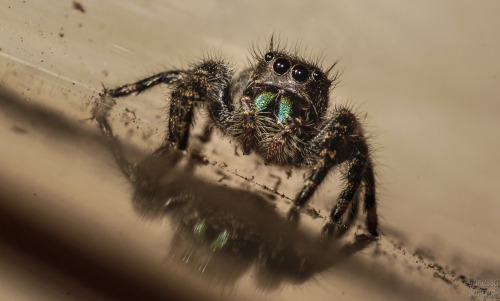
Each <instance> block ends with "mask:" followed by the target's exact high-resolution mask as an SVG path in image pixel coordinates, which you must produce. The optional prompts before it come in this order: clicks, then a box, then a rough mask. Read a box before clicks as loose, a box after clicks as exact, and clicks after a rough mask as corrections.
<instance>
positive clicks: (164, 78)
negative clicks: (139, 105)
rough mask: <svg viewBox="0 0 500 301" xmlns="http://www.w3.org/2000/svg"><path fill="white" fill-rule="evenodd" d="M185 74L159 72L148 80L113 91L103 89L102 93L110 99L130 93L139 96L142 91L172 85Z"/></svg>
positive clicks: (182, 72)
mask: <svg viewBox="0 0 500 301" xmlns="http://www.w3.org/2000/svg"><path fill="white" fill-rule="evenodd" d="M186 74H187V73H186V72H185V71H182V70H172V71H166V72H161V73H158V74H155V75H153V76H150V77H148V78H145V79H141V80H140V81H137V82H135V83H132V84H127V85H123V86H120V87H118V88H115V89H109V90H106V89H105V90H104V92H105V93H106V94H107V95H109V96H111V97H123V96H127V95H130V94H132V93H137V94H139V93H141V92H143V91H144V90H147V89H150V88H152V87H154V86H156V85H158V84H167V85H171V84H174V83H175V82H177V80H179V79H180V78H182V77H183V76H185V75H186Z"/></svg>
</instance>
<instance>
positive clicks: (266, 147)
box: [94, 39, 378, 236]
mask: <svg viewBox="0 0 500 301" xmlns="http://www.w3.org/2000/svg"><path fill="white" fill-rule="evenodd" d="M264 52H265V51H264ZM264 52H263V53H258V52H255V55H254V56H255V62H253V64H252V66H251V68H249V69H247V70H245V71H243V72H242V73H241V74H240V75H239V76H236V77H233V70H232V68H231V67H230V66H229V64H228V63H226V62H225V61H223V60H222V59H206V60H203V61H202V62H200V63H199V64H197V65H194V66H193V67H192V68H191V69H189V70H172V71H166V72H162V73H159V74H156V75H153V76H151V77H148V78H145V79H143V80H140V81H138V82H136V83H132V84H127V85H123V86H120V87H118V88H115V89H104V92H103V93H102V94H101V96H102V101H104V99H105V98H106V97H108V96H109V97H111V98H118V97H123V96H127V95H130V94H133V93H140V92H142V91H144V90H147V89H149V88H152V87H154V86H156V85H158V84H167V85H169V86H170V87H171V88H172V92H171V95H170V115H169V119H168V134H167V136H166V138H165V140H164V142H163V145H162V147H160V149H159V152H162V151H161V150H162V149H170V148H176V149H179V150H185V149H186V148H187V146H188V139H189V136H190V135H189V131H190V129H191V127H192V124H193V119H194V108H195V106H196V105H197V104H204V105H205V107H206V109H207V111H208V113H209V117H210V122H211V126H214V127H215V128H217V129H218V130H219V131H221V132H222V133H223V134H224V135H227V136H230V137H233V138H234V139H235V140H236V142H237V144H238V145H239V147H240V148H241V149H242V151H243V154H245V155H246V154H250V153H251V152H252V151H254V152H256V153H257V154H259V155H260V156H261V157H262V158H263V159H264V160H265V162H266V163H268V164H276V165H292V166H298V167H306V168H308V169H309V170H310V171H309V175H308V178H307V180H306V181H305V183H304V185H303V187H302V190H301V191H300V192H299V193H298V194H297V196H296V198H295V200H294V205H293V206H292V208H291V209H290V211H289V213H288V219H289V220H290V221H292V222H297V221H298V219H299V216H300V214H299V210H300V209H301V208H302V207H303V206H304V205H305V204H306V203H307V202H308V201H309V199H310V198H311V196H312V195H313V193H314V192H315V191H316V189H317V187H318V186H319V185H320V184H321V183H322V182H323V180H324V179H325V177H326V176H327V174H328V173H329V172H330V170H332V168H333V167H336V166H338V165H340V164H342V165H343V166H344V167H345V169H344V172H343V177H342V179H343V182H344V183H343V184H344V185H343V189H342V192H341V193H340V195H339V197H338V200H337V203H336V205H335V207H334V208H333V209H332V210H331V212H330V219H329V221H328V222H327V223H326V224H325V226H324V228H323V233H325V234H328V235H332V234H333V233H335V232H337V234H338V233H341V232H345V230H347V228H348V227H349V226H350V224H351V223H352V220H353V219H354V216H355V215H356V214H357V207H358V198H359V195H360V191H363V192H364V209H365V211H366V213H367V218H366V224H367V228H368V231H369V232H370V234H371V235H373V236H378V233H377V213H376V210H377V209H376V208H377V207H376V199H375V179H374V173H373V163H372V160H371V158H370V150H369V146H368V144H367V142H366V139H365V137H364V134H363V130H362V128H361V125H360V122H359V121H358V119H357V118H356V116H355V114H353V113H352V112H351V110H349V108H347V107H343V106H335V108H334V109H333V112H332V113H331V114H328V115H329V116H327V108H328V103H329V94H330V90H331V89H333V87H334V86H335V83H336V80H337V77H338V73H335V74H333V75H331V74H330V71H331V70H332V69H333V67H334V66H335V64H333V65H332V67H331V68H329V69H328V70H326V71H323V70H322V69H321V68H320V67H319V66H317V64H314V63H311V62H309V61H307V60H305V59H304V58H302V57H300V56H297V55H294V54H292V53H290V52H288V51H286V50H283V49H281V48H280V47H274V45H273V40H272V39H271V42H270V45H269V49H268V51H267V52H265V53H264ZM94 115H95V117H96V119H97V120H98V122H99V125H100V128H101V131H102V132H103V134H104V135H105V136H107V137H108V138H112V139H114V135H113V132H112V129H111V127H110V126H109V124H108V121H107V116H106V115H107V113H104V114H96V112H94ZM157 152H158V151H157ZM115 156H116V157H117V161H118V163H119V165H120V167H121V168H122V170H123V171H124V172H125V173H126V174H129V175H130V174H132V173H133V168H134V167H133V166H131V165H127V163H126V162H124V161H123V160H120V159H119V156H117V150H116V148H115ZM362 186H364V190H361V187H362ZM348 209H349V210H348ZM346 211H348V216H347V218H346V219H345V220H346V221H343V219H341V218H342V217H343V216H344V214H345V212H346Z"/></svg>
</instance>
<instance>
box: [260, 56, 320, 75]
mask: <svg viewBox="0 0 500 301" xmlns="http://www.w3.org/2000/svg"><path fill="white" fill-rule="evenodd" d="M273 59H274V53H272V52H268V53H266V55H265V60H266V61H267V62H270V61H272V60H273ZM273 69H274V71H275V72H276V73H278V74H279V75H283V74H285V73H286V72H287V71H288V69H290V61H289V60H287V59H284V58H278V59H276V61H275V62H274V64H273ZM292 77H293V79H295V80H296V81H298V82H304V81H306V80H307V79H308V78H309V70H307V68H306V67H304V66H302V65H295V66H294V67H293V68H292ZM312 77H313V79H314V80H320V79H321V74H320V73H319V72H318V71H313V73H312Z"/></svg>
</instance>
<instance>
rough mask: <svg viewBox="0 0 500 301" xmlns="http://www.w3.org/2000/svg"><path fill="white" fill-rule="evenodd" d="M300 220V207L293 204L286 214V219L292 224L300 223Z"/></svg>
mask: <svg viewBox="0 0 500 301" xmlns="http://www.w3.org/2000/svg"><path fill="white" fill-rule="evenodd" d="M299 220H300V207H298V206H292V207H291V208H290V210H289V211H288V214H287V215H286V221H287V222H288V223H289V224H291V225H294V226H296V225H298V223H299Z"/></svg>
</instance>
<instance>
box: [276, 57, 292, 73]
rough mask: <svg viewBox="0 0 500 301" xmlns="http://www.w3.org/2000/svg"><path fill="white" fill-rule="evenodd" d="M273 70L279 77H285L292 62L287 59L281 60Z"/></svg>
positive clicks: (278, 60)
mask: <svg viewBox="0 0 500 301" xmlns="http://www.w3.org/2000/svg"><path fill="white" fill-rule="evenodd" d="M273 69H274V71H275V72H276V73H278V74H279V75H283V74H285V73H286V72H287V71H288V69H290V62H289V61H288V60H287V59H284V58H279V59H277V60H276V61H275V62H274V65H273Z"/></svg>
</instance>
